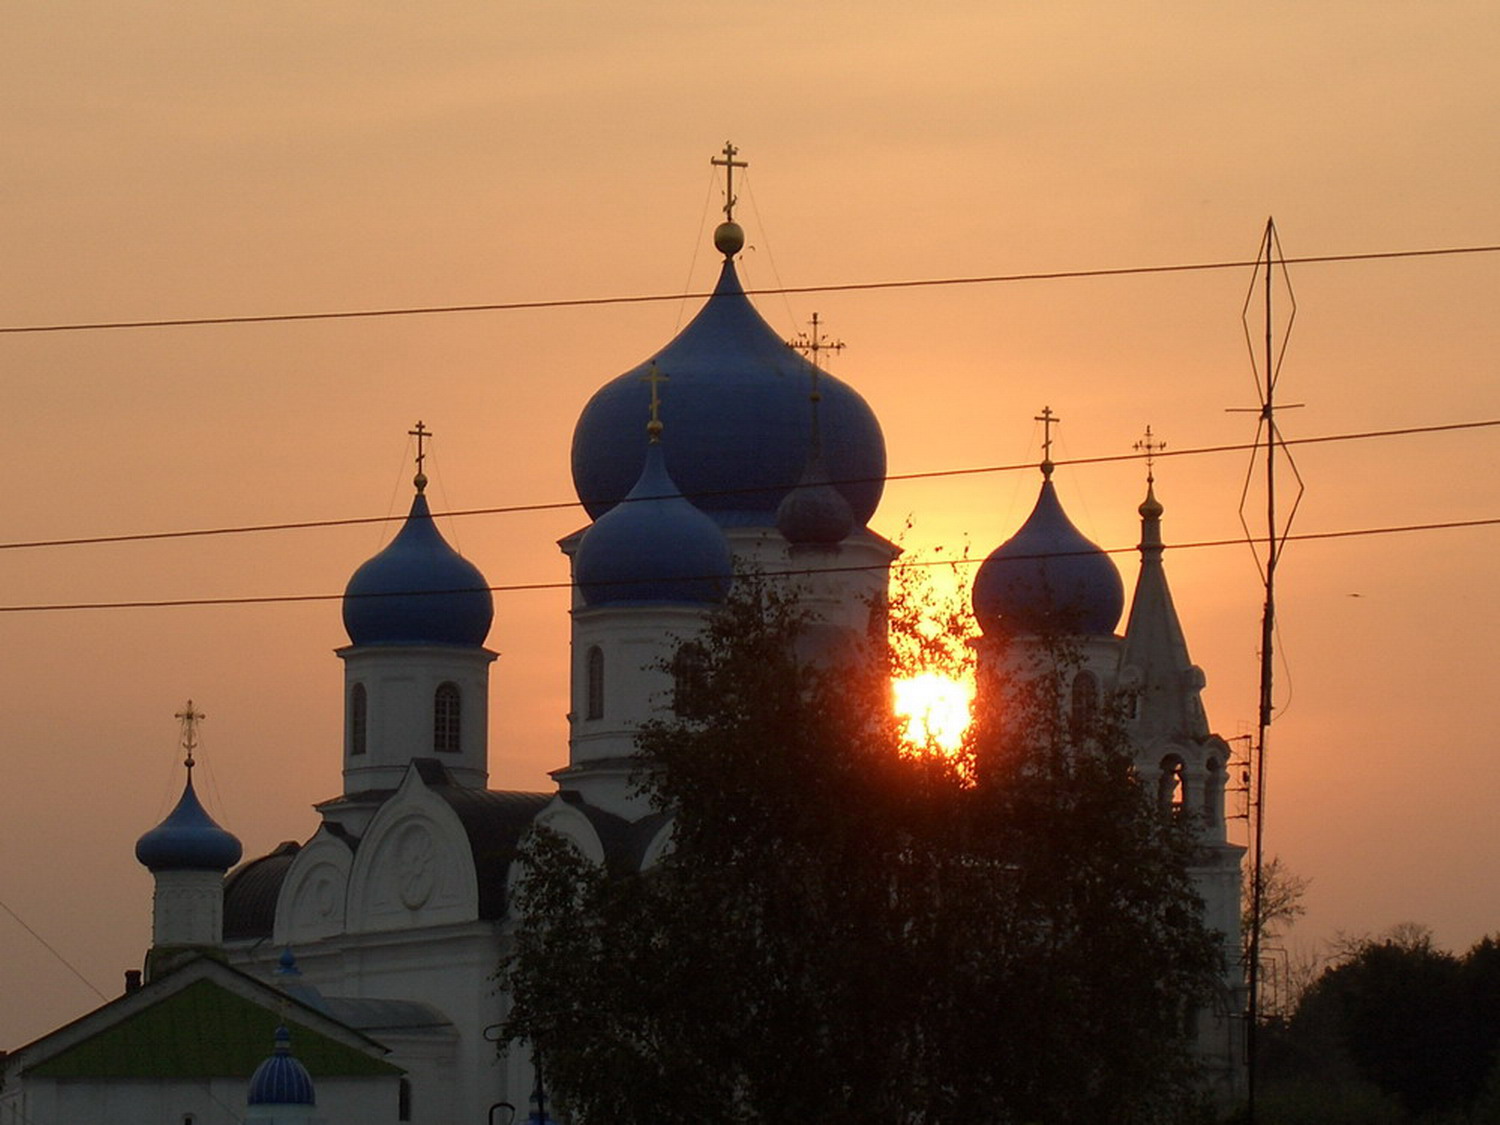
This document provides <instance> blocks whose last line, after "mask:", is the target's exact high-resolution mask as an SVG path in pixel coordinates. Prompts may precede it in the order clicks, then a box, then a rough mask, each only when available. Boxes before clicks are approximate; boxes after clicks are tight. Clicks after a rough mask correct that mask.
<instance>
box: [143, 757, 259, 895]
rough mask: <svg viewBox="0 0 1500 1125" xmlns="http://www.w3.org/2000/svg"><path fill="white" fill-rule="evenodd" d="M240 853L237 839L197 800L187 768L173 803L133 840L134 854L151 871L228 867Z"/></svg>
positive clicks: (238, 858) (238, 857)
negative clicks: (156, 821) (181, 785)
mask: <svg viewBox="0 0 1500 1125" xmlns="http://www.w3.org/2000/svg"><path fill="white" fill-rule="evenodd" d="M241 854H242V849H241V847H240V842H239V840H238V839H236V838H235V836H234V835H233V834H232V833H229V832H226V831H224V829H222V828H220V827H219V826H218V825H217V824H216V823H214V818H213V817H211V816H209V815H208V810H206V809H205V808H204V807H203V804H202V802H201V801H199V800H198V794H197V793H196V792H194V790H193V773H192V770H191V769H189V770H188V779H187V785H185V786H184V787H183V790H182V796H181V797H180V798H179V799H178V801H177V807H176V808H174V809H173V810H172V811H171V812H170V813H168V814H167V819H166V820H164V821H162V822H161V823H160V824H158V825H157V826H156V827H155V828H153V829H151V831H150V832H147V833H146V834H145V835H144V836H142V837H141V838H140V839H139V840H137V841H136V842H135V858H136V859H137V860H139V861H140V862H141V863H142V864H143V865H145V866H146V867H148V868H149V869H150V870H152V871H228V870H229V869H230V868H231V867H233V866H234V865H235V864H236V863H238V862H239V861H240V855H241Z"/></svg>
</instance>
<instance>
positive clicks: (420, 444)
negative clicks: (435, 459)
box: [406, 418, 432, 492]
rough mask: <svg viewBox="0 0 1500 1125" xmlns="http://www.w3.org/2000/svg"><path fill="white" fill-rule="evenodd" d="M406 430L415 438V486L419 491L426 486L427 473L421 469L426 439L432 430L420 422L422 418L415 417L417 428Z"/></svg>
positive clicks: (425, 453) (424, 457)
mask: <svg viewBox="0 0 1500 1125" xmlns="http://www.w3.org/2000/svg"><path fill="white" fill-rule="evenodd" d="M406 432H407V435H408V436H410V437H414V438H416V439H417V476H416V486H417V491H418V492H421V491H422V490H423V489H425V488H426V487H427V474H426V473H424V472H423V471H422V462H423V461H425V460H427V439H428V438H430V437H431V436H432V431H431V430H429V429H428V428H427V427H426V426H424V425H423V424H422V420H421V419H420V418H419V419H417V428H416V429H414V430H407V431H406Z"/></svg>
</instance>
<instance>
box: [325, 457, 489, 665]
mask: <svg viewBox="0 0 1500 1125" xmlns="http://www.w3.org/2000/svg"><path fill="white" fill-rule="evenodd" d="M425 484H426V478H425V477H423V476H422V475H421V474H418V477H417V495H416V497H415V498H414V499H413V500H412V503H411V513H410V514H409V515H408V516H407V517H406V522H405V523H404V524H403V525H402V526H401V530H400V531H399V532H397V533H396V537H395V538H394V539H392V540H391V541H390V543H388V544H387V545H386V547H385V550H383V551H381V552H380V553H379V554H378V555H376V556H375V557H374V558H372V559H369V560H367V561H366V562H365V563H364V565H362V566H361V567H360V568H359V569H358V570H356V571H355V572H354V577H352V578H350V579H349V585H348V586H346V587H345V588H344V629H345V631H346V632H348V634H349V639H350V640H351V641H352V642H354V643H355V644H357V645H482V644H484V639H485V637H487V636H489V632H490V623H491V622H492V621H493V620H494V619H495V602H494V598H493V597H492V596H491V595H490V591H489V583H487V582H486V581H485V579H484V575H483V574H481V573H480V572H479V568H478V567H476V566H475V565H474V564H473V563H471V562H469V560H468V559H466V558H464V557H463V556H462V555H460V554H459V553H458V552H457V551H455V550H454V549H453V548H452V547H450V546H448V541H447V540H446V539H444V538H443V535H442V532H440V531H439V530H438V529H437V524H435V523H434V522H433V519H432V513H431V512H430V511H429V510H428V507H427V497H426V496H425V495H424V494H423V492H422V487H423V485H425Z"/></svg>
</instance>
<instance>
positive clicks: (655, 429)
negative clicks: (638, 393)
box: [641, 359, 668, 441]
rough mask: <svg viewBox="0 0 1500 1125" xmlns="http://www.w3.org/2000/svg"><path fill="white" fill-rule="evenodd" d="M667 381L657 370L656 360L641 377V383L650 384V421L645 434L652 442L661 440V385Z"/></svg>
mask: <svg viewBox="0 0 1500 1125" xmlns="http://www.w3.org/2000/svg"><path fill="white" fill-rule="evenodd" d="M667 381H668V377H667V376H666V375H663V374H662V373H661V371H659V370H658V369H657V366H656V360H654V359H653V360H652V361H651V370H650V371H648V372H647V373H646V374H644V375H642V376H641V382H643V383H650V384H651V421H649V422H647V423H646V432H647V433H648V434H650V435H651V440H652V441H657V440H659V439H660V438H661V430H662V425H661V384H663V383H665V382H667Z"/></svg>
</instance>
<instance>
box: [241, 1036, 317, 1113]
mask: <svg viewBox="0 0 1500 1125" xmlns="http://www.w3.org/2000/svg"><path fill="white" fill-rule="evenodd" d="M245 1103H246V1104H247V1105H317V1104H318V1099H317V1095H316V1094H315V1093H314V1092H313V1080H312V1075H310V1074H308V1073H307V1067H305V1066H303V1065H302V1063H301V1062H300V1061H299V1060H298V1059H297V1057H296V1056H295V1055H293V1054H292V1035H291V1032H289V1031H287V1029H286V1028H285V1027H278V1028H277V1029H276V1047H275V1050H274V1051H273V1052H272V1054H271V1057H270V1058H268V1059H265V1060H263V1061H262V1062H261V1064H260V1065H259V1066H258V1067H256V1068H255V1073H254V1074H252V1075H251V1076H250V1090H249V1093H248V1094H247V1095H246V1096H245Z"/></svg>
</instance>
